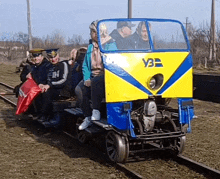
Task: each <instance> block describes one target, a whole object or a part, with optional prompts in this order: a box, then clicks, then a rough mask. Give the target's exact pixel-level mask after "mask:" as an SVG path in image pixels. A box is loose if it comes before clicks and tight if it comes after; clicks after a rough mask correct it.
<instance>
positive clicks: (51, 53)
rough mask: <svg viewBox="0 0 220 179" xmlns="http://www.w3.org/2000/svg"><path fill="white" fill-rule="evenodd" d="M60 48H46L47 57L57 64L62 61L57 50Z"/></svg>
mask: <svg viewBox="0 0 220 179" xmlns="http://www.w3.org/2000/svg"><path fill="white" fill-rule="evenodd" d="M58 50H59V49H58V48H55V49H47V50H45V51H46V53H47V57H48V58H49V61H50V62H51V63H52V64H57V63H58V62H59V61H60V56H59V54H58V52H57V51H58Z"/></svg>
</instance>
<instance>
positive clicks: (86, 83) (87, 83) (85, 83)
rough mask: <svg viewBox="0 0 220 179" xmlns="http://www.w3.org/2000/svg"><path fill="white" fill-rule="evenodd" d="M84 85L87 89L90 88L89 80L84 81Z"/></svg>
mask: <svg viewBox="0 0 220 179" xmlns="http://www.w3.org/2000/svg"><path fill="white" fill-rule="evenodd" d="M84 85H85V86H87V87H90V86H91V80H90V79H89V80H86V81H85V82H84Z"/></svg>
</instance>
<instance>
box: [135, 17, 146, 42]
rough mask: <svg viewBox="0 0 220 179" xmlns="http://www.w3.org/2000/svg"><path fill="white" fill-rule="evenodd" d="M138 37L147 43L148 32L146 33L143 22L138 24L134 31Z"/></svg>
mask: <svg viewBox="0 0 220 179" xmlns="http://www.w3.org/2000/svg"><path fill="white" fill-rule="evenodd" d="M136 31H137V33H138V35H139V36H140V37H141V38H142V39H143V40H144V41H148V40H149V37H148V31H147V27H146V23H145V22H144V21H142V22H140V23H139V24H138V27H137V29H136Z"/></svg>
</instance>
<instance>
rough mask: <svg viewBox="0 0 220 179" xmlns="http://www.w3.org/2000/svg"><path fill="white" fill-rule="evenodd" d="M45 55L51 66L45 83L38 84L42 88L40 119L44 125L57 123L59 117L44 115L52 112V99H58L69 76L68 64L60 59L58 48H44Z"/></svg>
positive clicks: (67, 84)
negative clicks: (50, 118) (42, 100)
mask: <svg viewBox="0 0 220 179" xmlns="http://www.w3.org/2000/svg"><path fill="white" fill-rule="evenodd" d="M45 51H46V53H47V56H48V58H49V60H50V62H51V64H52V68H51V69H50V71H49V74H48V78H47V83H46V84H40V85H39V87H40V88H41V89H42V92H43V93H42V96H43V99H44V102H43V104H42V110H41V114H42V117H41V119H40V121H41V122H43V124H44V125H45V126H51V125H56V124H58V123H59V119H54V118H53V119H52V120H49V121H48V120H47V119H46V116H48V115H51V114H52V113H51V112H52V101H53V100H54V99H58V98H59V97H60V96H61V94H62V91H63V90H64V89H65V90H66V86H69V80H68V79H70V78H71V73H69V66H68V63H67V62H66V61H61V62H59V60H60V57H59V54H58V53H57V51H58V49H48V50H45Z"/></svg>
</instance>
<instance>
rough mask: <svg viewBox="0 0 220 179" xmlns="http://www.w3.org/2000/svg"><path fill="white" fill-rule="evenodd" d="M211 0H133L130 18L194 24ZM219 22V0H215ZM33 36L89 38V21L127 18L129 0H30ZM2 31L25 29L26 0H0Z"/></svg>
mask: <svg viewBox="0 0 220 179" xmlns="http://www.w3.org/2000/svg"><path fill="white" fill-rule="evenodd" d="M211 2H212V0H132V17H133V18H139V17H141V18H166V19H167V18H169V19H176V20H179V21H180V22H182V23H185V22H186V18H187V17H188V21H189V22H190V23H191V24H192V25H193V26H194V27H197V28H199V27H202V26H203V25H206V24H210V18H211ZM215 5H216V6H215V8H216V11H215V12H216V23H217V25H218V24H219V23H220V0H216V3H215ZM30 13H31V28H32V36H34V37H44V36H46V35H51V34H53V33H54V32H56V31H59V32H60V33H61V34H62V35H63V36H65V37H66V38H68V37H72V36H73V34H76V35H82V37H83V38H84V39H88V38H89V24H90V23H91V22H92V21H94V20H96V19H109V18H127V17H128V0H30ZM3 32H7V33H17V32H23V33H28V23H27V1H26V0H0V36H1V34H3Z"/></svg>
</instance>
